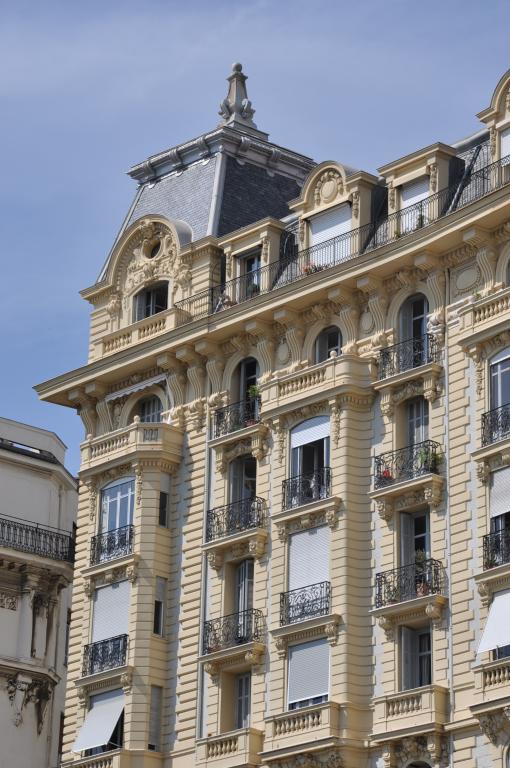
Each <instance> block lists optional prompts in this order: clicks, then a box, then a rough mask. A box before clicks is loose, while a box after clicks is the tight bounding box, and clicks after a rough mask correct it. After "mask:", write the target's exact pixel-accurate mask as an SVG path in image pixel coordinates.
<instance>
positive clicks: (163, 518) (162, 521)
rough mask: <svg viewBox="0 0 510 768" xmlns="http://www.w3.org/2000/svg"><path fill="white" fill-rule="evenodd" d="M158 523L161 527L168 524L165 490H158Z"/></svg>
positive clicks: (166, 494)
mask: <svg viewBox="0 0 510 768" xmlns="http://www.w3.org/2000/svg"><path fill="white" fill-rule="evenodd" d="M158 523H159V525H161V526H162V527H163V528H166V527H167V526H168V493H166V491H160V492H159V518H158Z"/></svg>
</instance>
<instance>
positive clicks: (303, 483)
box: [283, 467, 331, 509]
mask: <svg viewBox="0 0 510 768" xmlns="http://www.w3.org/2000/svg"><path fill="white" fill-rule="evenodd" d="M329 496H331V468H330V467H322V469H318V470H317V471H316V472H308V473H306V474H304V475H296V476H295V477H289V478H287V480H284V481H283V508H284V509H293V508H294V507H300V506H301V505H302V504H311V502H313V501H318V500H319V499H327V498H329Z"/></svg>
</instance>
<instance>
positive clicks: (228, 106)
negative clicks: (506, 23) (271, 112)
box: [218, 63, 257, 129]
mask: <svg viewBox="0 0 510 768" xmlns="http://www.w3.org/2000/svg"><path fill="white" fill-rule="evenodd" d="M247 79H248V78H247V76H246V75H244V74H243V65H242V64H239V63H234V64H232V74H231V75H229V76H228V77H227V81H228V93H227V98H226V99H223V101H222V102H221V104H220V111H219V112H218V114H219V115H220V116H221V117H222V118H223V120H222V122H221V125H235V124H236V123H237V124H238V125H240V126H244V127H247V128H255V129H256V128H257V126H256V125H255V123H254V122H253V120H252V118H253V115H254V114H255V110H254V109H253V107H252V106H251V101H250V100H249V99H248V93H247V91H246V80H247Z"/></svg>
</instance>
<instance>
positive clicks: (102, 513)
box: [98, 475, 135, 533]
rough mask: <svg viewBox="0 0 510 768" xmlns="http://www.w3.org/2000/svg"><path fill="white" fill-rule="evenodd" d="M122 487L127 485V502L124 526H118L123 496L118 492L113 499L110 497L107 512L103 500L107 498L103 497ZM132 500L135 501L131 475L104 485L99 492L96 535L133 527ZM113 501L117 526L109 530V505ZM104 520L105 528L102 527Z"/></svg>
mask: <svg viewBox="0 0 510 768" xmlns="http://www.w3.org/2000/svg"><path fill="white" fill-rule="evenodd" d="M124 485H126V486H127V485H129V489H128V491H127V499H128V502H127V517H126V522H125V523H124V525H119V523H120V520H121V514H122V510H121V501H122V498H124V497H123V495H122V492H121V491H120V490H119V491H118V492H117V494H116V497H115V498H114V497H113V496H112V498H111V499H110V501H109V502H108V509H107V510H105V500H106V498H107V497H106V496H105V494H106V493H107V492H108V491H113V489H115V488H119V489H120V488H121V487H122V486H124ZM134 500H135V478H134V476H132V475H124V476H123V477H119V478H116V479H115V480H112V482H111V483H108V484H107V485H104V486H103V487H102V488H101V491H100V501H99V515H98V525H99V529H98V533H108V532H109V531H116V530H118V529H119V528H124V527H126V526H128V525H133V517H134V510H135V503H134ZM113 501H115V503H116V504H117V509H116V511H115V512H114V515H115V519H116V523H117V524H116V525H115V527H114V528H110V527H109V525H108V520H109V517H110V503H112V502H113ZM112 506H113V504H112ZM105 519H106V522H107V525H106V527H105V525H104V522H105Z"/></svg>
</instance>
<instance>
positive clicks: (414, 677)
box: [400, 627, 418, 691]
mask: <svg viewBox="0 0 510 768" xmlns="http://www.w3.org/2000/svg"><path fill="white" fill-rule="evenodd" d="M400 640H401V648H400V650H401V659H402V689H403V690H404V691H408V690H410V689H411V688H416V687H417V685H418V636H417V634H416V632H415V631H414V629H409V627H401V628H400Z"/></svg>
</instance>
